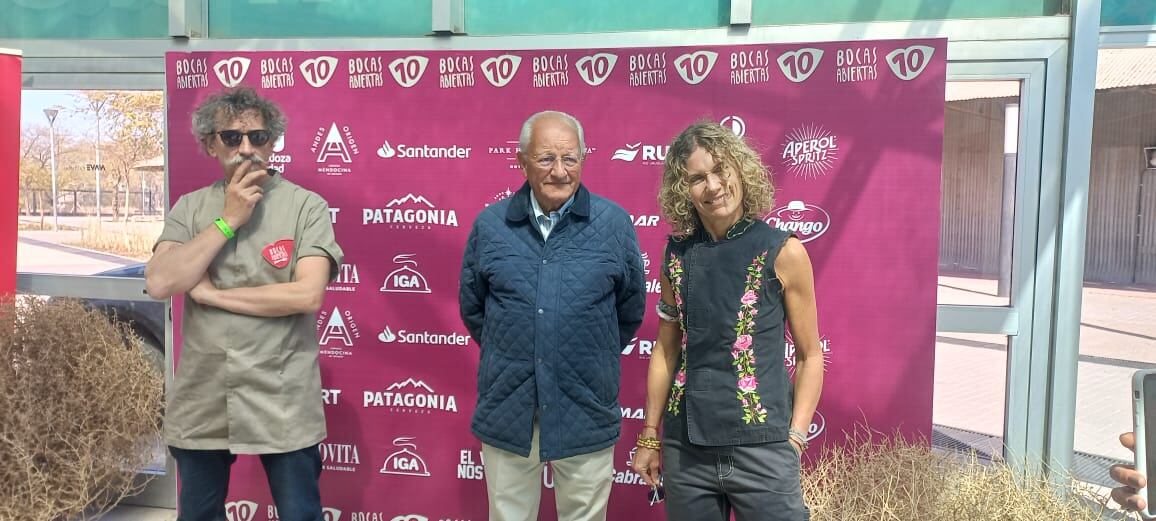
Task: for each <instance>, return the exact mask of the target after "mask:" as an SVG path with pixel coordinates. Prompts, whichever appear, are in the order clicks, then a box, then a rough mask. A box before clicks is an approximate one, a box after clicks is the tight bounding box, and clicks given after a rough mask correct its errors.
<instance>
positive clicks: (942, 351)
mask: <svg viewBox="0 0 1156 521" xmlns="http://www.w3.org/2000/svg"><path fill="white" fill-rule="evenodd" d="M995 287H996V283H995V281H993V280H984V279H969V278H957V277H940V298H939V301H940V302H941V303H952V304H995V305H1000V304H1001V302H1000V299H998V298H997V297H995V296H994V295H995ZM1083 294H1084V296H1083V316H1082V318H1081V320H1080V362H1079V365H1078V371H1079V372H1078V380H1077V391H1076V429H1075V449H1076V451H1078V452H1084V453H1087V454H1092V455H1099V456H1105V457H1110V458H1115V459H1131V453H1130V452H1129V451H1127V450H1126V449H1124V448H1123V447H1121V446H1120V445H1119V443H1118V442H1117V441H1116V437H1117V436H1118V435H1119V434H1120V433H1121V432H1124V431H1129V430H1131V429H1132V420H1131V403H1130V399H1129V394H1130V392H1131V377H1132V373H1133V372H1134V371H1135V370H1136V369H1141V368H1148V367H1156V365H1154V364H1156V290H1153V289H1148V290H1144V289H1140V288H1131V289H1129V288H1106V287H1085V288H1084V292H1083ZM1002 304H1006V299H1004V300H1003V302H1002ZM935 366H936V369H935V398H934V404H935V405H934V421H935V423H936V424H938V425H946V426H950V427H955V428H961V429H965V430H969V431H975V432H980V433H985V434H991V435H997V436H998V435H1000V434H1001V433H1002V431H1003V404H1004V391H1005V383H1006V381H1007V378H1006V369H1007V338H1006V337H1004V336H1002V335H962V334H941V335H939V337H938V338H937V342H936V364H935Z"/></svg>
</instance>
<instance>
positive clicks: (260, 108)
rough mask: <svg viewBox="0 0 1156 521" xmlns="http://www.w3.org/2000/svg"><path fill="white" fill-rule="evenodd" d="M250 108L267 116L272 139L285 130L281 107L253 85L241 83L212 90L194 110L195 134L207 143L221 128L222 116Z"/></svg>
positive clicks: (227, 118) (266, 126) (274, 139)
mask: <svg viewBox="0 0 1156 521" xmlns="http://www.w3.org/2000/svg"><path fill="white" fill-rule="evenodd" d="M250 111H251V112H256V113H258V114H260V115H261V119H263V120H265V129H266V130H268V131H269V133H270V134H272V139H271V141H276V140H277V139H278V138H280V137H281V136H283V135H284V134H285V124H286V121H287V120H286V119H285V113H284V112H282V111H281V107H278V106H277V104H276V103H273V102H272V101H270V100H269V99H267V98H262V97H261V95H259V94H257V91H255V90H253V89H252V88H251V87H240V88H237V89H234V90H226V91H224V92H218V93H216V94H213V95H211V96H209V97H208V98H205V100H204V101H202V102H201V104H200V105H199V106H197V108H196V109H194V110H193V135H194V136H197V140H198V141H200V142H201V144H202V145H208V143H209V140H210V139H212V138H213V136H214V135H215V134H216V132H217V130H218V129H217V123H218V122H219V121H220V119H222V118H224V119H225V120H231V119H233V118H236V117H238V116H240V115H241V114H244V113H246V112H250Z"/></svg>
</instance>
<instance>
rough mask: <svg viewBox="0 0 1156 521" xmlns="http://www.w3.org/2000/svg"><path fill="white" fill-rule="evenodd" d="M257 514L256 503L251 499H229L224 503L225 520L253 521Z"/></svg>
mask: <svg viewBox="0 0 1156 521" xmlns="http://www.w3.org/2000/svg"><path fill="white" fill-rule="evenodd" d="M256 516H257V504H256V503H254V502H252V501H230V502H228V503H225V519H226V520H227V521H253V518H254V517H256Z"/></svg>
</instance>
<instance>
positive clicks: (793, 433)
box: [787, 428, 811, 450]
mask: <svg viewBox="0 0 1156 521" xmlns="http://www.w3.org/2000/svg"><path fill="white" fill-rule="evenodd" d="M787 437H789V438H790V439H792V440H795V442H797V443H798V444H799V446H800V447H802V448H803V450H807V446H809V445H810V444H811V443H810V442H808V441H807V435H806V434H804V433H803V431H800V430H798V429H794V428H792V429H789V430H788V431H787Z"/></svg>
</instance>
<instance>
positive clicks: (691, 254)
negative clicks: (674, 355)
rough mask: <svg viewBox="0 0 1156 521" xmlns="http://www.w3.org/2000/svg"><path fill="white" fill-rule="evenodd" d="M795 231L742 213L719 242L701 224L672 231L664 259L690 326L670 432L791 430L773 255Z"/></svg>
mask: <svg viewBox="0 0 1156 521" xmlns="http://www.w3.org/2000/svg"><path fill="white" fill-rule="evenodd" d="M790 236H791V233H789V232H785V231H782V230H779V229H776V228H771V227H770V226H768V225H767V224H766V223H764V222H763V221H760V220H753V219H743V220H740V221H739V222H738V223H736V224H735V225H734V226H733V227H731V229H730V230H729V231H728V232H727V235H726V237H725V238H724V239H723V240H720V241H717V242H715V241H713V240H711V238H710V236H709V235H708V234H707V233H706V232H705V231H704V230H700V231H699V232H698V233H697V234H695V235H692V236H689V237H685V238H674V237H671V238H670V239H669V240H668V241H667V247H666V255H665V262H664V269H665V270H666V275H667V277H668V278H669V279H670V282H671V286H672V289H673V290H674V293H675V303H676V305H677V307H678V309H679V319H680V322H681V326H682V330H683V333H684V335H683V346H682V357H681V360H680V362H679V364H678V370H677V372H676V373H675V378H674V385H673V386H672V387H671V395H670V398H669V400H668V402H667V409H666V410H667V414H666V420H667V431H668V433H670V434H672V435H673V434H674V432H671V431H673V430H674V429H677V430H679V431H682V430H684V429H685V432H686V436H687V437H688V439H689V441H690V442H691V443H694V444H696V445H706V446H726V445H742V444H751V443H764V442H772V441H783V440H786V439H787V431H788V429H789V427H790V421H791V411H792V403H793V399H792V393H791V384H790V379H789V377H788V375H787V370H786V368H785V367H784V364H783V354H784V352H785V346H786V342H785V339H784V335H783V322H784V320H785V319H786V310H785V308H784V304H783V286H782V284H781V283H780V282H779V280H778V278H777V277H776V276H775V258H776V257H777V256H778V254H779V250H780V249H782V247H783V244H784V243H785V242H786V240H787V238H788V237H790ZM672 428H673V429H672Z"/></svg>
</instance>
